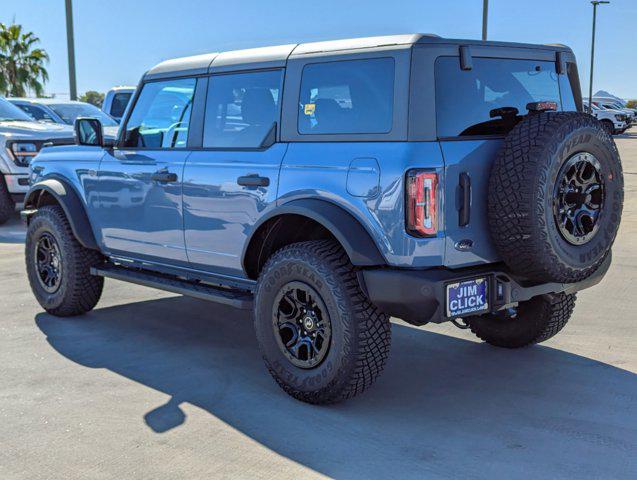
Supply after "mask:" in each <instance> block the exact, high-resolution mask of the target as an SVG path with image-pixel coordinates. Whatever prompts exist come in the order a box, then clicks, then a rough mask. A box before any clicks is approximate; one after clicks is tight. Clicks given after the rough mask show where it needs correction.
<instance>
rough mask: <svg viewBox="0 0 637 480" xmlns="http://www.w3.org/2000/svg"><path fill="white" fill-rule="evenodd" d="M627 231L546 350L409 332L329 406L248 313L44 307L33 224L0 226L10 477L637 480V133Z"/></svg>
mask: <svg viewBox="0 0 637 480" xmlns="http://www.w3.org/2000/svg"><path fill="white" fill-rule="evenodd" d="M616 142H617V145H618V147H619V149H620V152H621V155H622V160H623V163H624V172H625V183H626V200H625V206H624V218H623V224H622V227H621V230H620V233H619V238H618V241H617V243H616V246H615V248H614V262H613V266H612V267H611V270H610V272H609V274H608V275H607V277H606V278H605V279H604V280H603V282H602V283H601V284H600V285H598V286H597V287H595V288H592V289H590V290H586V291H584V292H582V293H581V294H580V295H579V300H578V304H577V307H576V310H575V314H574V316H573V318H572V320H571V322H570V324H569V325H568V326H567V327H566V328H565V330H564V331H563V332H562V333H561V334H560V335H558V336H557V337H555V338H554V339H552V340H550V341H548V342H547V343H545V344H543V345H542V346H538V347H534V348H529V349H525V350H520V351H507V350H499V349H495V348H492V347H489V346H487V345H484V344H481V343H479V342H477V341H476V339H475V338H474V337H472V336H471V334H469V333H467V332H466V331H460V330H457V329H455V327H453V326H450V325H444V326H427V327H424V328H414V327H410V326H407V325H405V324H403V323H400V322H396V323H395V324H394V326H393V337H394V338H393V343H392V351H391V358H390V361H389V363H388V366H387V369H386V371H385V374H384V375H383V376H382V377H381V378H380V380H379V382H378V383H377V384H376V385H375V387H373V388H372V389H370V390H369V391H368V392H367V393H366V394H364V395H362V396H361V397H359V398H356V399H354V400H352V401H350V402H346V403H343V404H339V405H336V406H332V407H313V406H309V405H305V404H302V403H300V402H297V401H295V400H293V399H291V398H290V397H288V396H287V395H285V394H284V393H283V392H282V391H280V390H279V388H278V387H277V386H276V385H275V383H274V382H273V381H272V380H271V378H270V376H269V375H268V374H267V372H266V371H265V367H264V366H263V364H262V362H261V358H260V355H259V352H258V350H257V348H256V341H255V339H254V332H253V328H252V323H251V320H250V318H249V316H248V315H247V314H245V313H241V312H237V311H234V310H231V309H229V308H225V307H221V306H218V305H214V304H209V303H205V302H203V301H198V300H193V299H189V298H184V297H179V296H175V295H172V294H166V293H162V292H157V291H154V290H150V289H146V288H143V287H136V286H132V285H130V284H124V283H120V282H116V281H107V283H106V287H105V293H104V296H103V297H102V301H101V302H100V303H99V305H98V308H97V309H96V310H95V311H93V312H91V313H90V314H87V315H85V316H83V317H78V318H72V319H59V318H54V317H52V316H50V315H47V314H45V313H43V312H42V310H41V309H40V308H39V306H38V305H37V303H36V302H35V300H34V299H33V296H32V295H31V292H30V290H29V287H28V282H27V280H26V276H25V273H24V260H23V239H24V230H23V227H22V226H21V224H20V222H19V220H18V219H17V218H16V219H15V220H14V221H12V222H10V223H9V224H7V225H4V226H3V227H0V382H1V383H0V385H1V386H0V478H25V479H26V478H28V479H38V478H42V479H53V478H87V477H88V478H116V477H119V478H133V477H135V478H152V479H160V478H166V479H175V478H203V477H204V476H206V477H225V476H230V475H236V476H237V477H238V478H255V479H258V478H277V479H283V478H300V477H307V478H318V477H321V476H327V477H337V478H401V479H402V478H423V477H425V476H426V477H427V478H457V477H469V478H483V477H489V478H500V477H504V478H512V477H513V478H519V477H540V476H543V477H545V478H605V479H609V478H634V477H636V476H637V456H636V455H635V452H636V451H637V413H636V412H637V349H636V348H635V345H636V344H637V323H636V322H635V318H637V314H636V313H635V312H636V310H637V286H636V282H637V198H636V196H635V194H636V192H637V128H635V127H633V129H632V130H629V131H628V132H626V133H625V134H624V135H620V136H618V137H616Z"/></svg>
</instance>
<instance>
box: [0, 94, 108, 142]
mask: <svg viewBox="0 0 637 480" xmlns="http://www.w3.org/2000/svg"><path fill="white" fill-rule="evenodd" d="M7 100H9V101H10V102H11V103H13V104H14V105H15V106H16V107H18V108H20V109H21V110H23V111H24V112H26V113H27V114H28V115H30V116H31V117H33V118H34V119H35V120H38V121H41V122H50V123H60V124H63V125H73V124H74V123H75V119H76V118H78V117H92V118H97V119H98V120H99V121H100V122H101V123H102V127H103V128H104V135H105V136H106V137H111V138H113V139H114V138H115V137H117V130H118V128H119V126H118V123H117V122H116V121H115V120H113V119H112V118H111V117H110V116H108V115H106V114H105V113H104V112H102V111H101V110H100V109H99V108H97V107H96V106H95V105H91V104H90V103H86V102H78V101H73V100H59V99H57V98H8V99H7Z"/></svg>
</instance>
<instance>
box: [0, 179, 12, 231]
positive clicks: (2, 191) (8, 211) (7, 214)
mask: <svg viewBox="0 0 637 480" xmlns="http://www.w3.org/2000/svg"><path fill="white" fill-rule="evenodd" d="M14 213H15V202H14V201H13V199H12V198H11V194H10V193H9V189H8V188H7V184H6V182H5V180H4V176H3V175H0V225H2V224H3V223H6V222H7V221H8V220H9V219H10V218H11V216H12V215H13V214H14Z"/></svg>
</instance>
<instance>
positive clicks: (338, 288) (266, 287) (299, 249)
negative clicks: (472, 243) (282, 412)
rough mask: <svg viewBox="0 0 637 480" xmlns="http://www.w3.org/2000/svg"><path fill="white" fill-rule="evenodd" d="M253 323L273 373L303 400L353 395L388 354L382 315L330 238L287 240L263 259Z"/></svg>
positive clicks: (333, 399) (371, 378)
mask: <svg viewBox="0 0 637 480" xmlns="http://www.w3.org/2000/svg"><path fill="white" fill-rule="evenodd" d="M255 329H256V333H257V339H258V342H259V347H260V349H261V353H262V355H263V358H264V360H265V363H266V366H267V368H268V370H269V371H270V373H271V374H272V376H273V377H274V379H275V380H276V381H277V383H278V384H279V385H280V386H281V388H283V390H285V391H286V392H287V393H288V394H289V395H291V396H292V397H294V398H296V399H298V400H301V401H304V402H308V403H314V404H325V403H334V402H337V401H340V400H344V399H346V398H350V397H353V396H355V395H357V394H359V393H361V392H362V391H363V390H365V389H367V388H368V387H369V386H370V385H371V384H372V383H373V382H374V380H375V379H376V378H377V377H378V376H379V375H380V373H381V371H382V370H383V367H384V365H385V361H386V360H387V356H388V354H389V345H390V337H391V331H390V323H389V317H388V316H387V315H385V314H384V313H382V312H381V311H380V310H378V309H377V308H376V307H375V306H374V305H373V304H371V303H370V301H369V300H368V299H367V298H366V297H365V295H364V294H363V292H362V291H361V289H360V286H359V283H358V280H357V278H356V273H355V271H354V267H353V266H352V264H351V263H350V261H349V258H348V257H347V254H346V253H345V252H344V251H343V249H342V248H341V247H340V246H339V245H338V244H337V243H336V242H333V241H330V240H318V241H309V242H303V243H296V244H292V245H289V246H287V247H284V248H282V249H281V250H279V251H278V252H276V253H275V254H274V255H273V256H272V257H271V258H270V259H269V260H268V262H267V264H266V266H265V267H264V269H263V272H262V273H261V275H260V276H259V280H258V284H257V290H256V294H255Z"/></svg>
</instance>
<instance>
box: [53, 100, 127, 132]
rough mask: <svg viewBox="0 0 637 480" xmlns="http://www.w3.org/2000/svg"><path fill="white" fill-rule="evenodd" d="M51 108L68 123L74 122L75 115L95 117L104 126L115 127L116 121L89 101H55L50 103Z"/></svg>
mask: <svg viewBox="0 0 637 480" xmlns="http://www.w3.org/2000/svg"><path fill="white" fill-rule="evenodd" d="M49 107H51V110H53V111H54V112H55V113H57V114H58V115H59V116H60V118H61V119H62V120H63V121H64V123H67V124H69V125H73V123H75V119H76V118H77V117H91V118H97V119H98V120H99V121H100V122H102V125H103V126H105V127H115V126H117V122H116V121H115V120H113V119H112V118H111V117H109V116H108V115H106V114H105V113H104V112H102V111H101V110H100V109H99V108H97V107H96V106H94V105H91V104H90V103H57V104H50V105H49Z"/></svg>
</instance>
